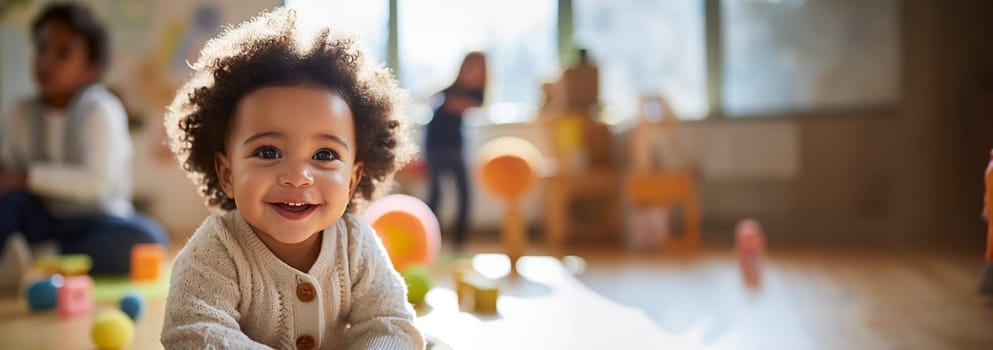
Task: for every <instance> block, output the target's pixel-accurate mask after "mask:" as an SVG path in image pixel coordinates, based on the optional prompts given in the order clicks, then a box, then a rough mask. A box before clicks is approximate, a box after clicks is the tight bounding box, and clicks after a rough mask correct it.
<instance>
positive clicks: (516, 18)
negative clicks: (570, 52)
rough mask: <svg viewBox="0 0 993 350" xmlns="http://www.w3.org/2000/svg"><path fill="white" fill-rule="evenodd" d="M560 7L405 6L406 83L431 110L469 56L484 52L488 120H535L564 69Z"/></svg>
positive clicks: (515, 3)
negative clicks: (547, 89)
mask: <svg viewBox="0 0 993 350" xmlns="http://www.w3.org/2000/svg"><path fill="white" fill-rule="evenodd" d="M556 5H557V1H555V0H538V1H532V0H504V1H496V0H494V1H479V0H477V1H462V0H439V1H417V0H407V1H399V3H398V4H397V6H398V9H397V14H398V22H399V23H398V31H399V38H398V40H399V51H398V52H399V61H400V63H399V64H400V67H399V70H400V83H401V84H402V85H403V86H404V87H405V88H407V89H408V90H409V91H410V93H411V96H412V98H413V100H414V101H415V104H416V103H417V102H420V103H421V105H422V106H423V104H424V103H427V99H428V97H430V96H431V95H432V94H434V93H436V92H438V91H440V90H441V89H443V88H445V87H447V86H448V85H449V84H451V82H452V81H453V80H454V79H455V75H456V73H457V72H458V69H459V65H460V64H461V63H462V58H463V57H465V54H466V53H468V52H469V51H474V50H475V51H483V52H485V53H486V55H487V57H486V59H487V62H486V63H487V70H488V80H487V84H488V86H487V92H486V94H487V96H486V105H487V110H488V112H487V113H485V116H486V119H487V120H488V121H489V122H491V123H505V122H516V121H527V120H531V118H533V117H534V113H535V111H536V110H537V107H538V105H539V104H540V103H541V101H542V96H541V84H542V83H543V82H544V81H546V80H550V79H552V78H554V77H555V76H556V74H557V73H558V70H559V66H558V53H557V50H558V49H557V48H558V46H557V41H556V19H557V15H556ZM421 112H422V113H423V112H424V110H423V108H422V110H421ZM415 114H417V113H416V112H415ZM421 120H422V121H423V118H422V119H421Z"/></svg>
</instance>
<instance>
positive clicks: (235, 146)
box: [216, 85, 362, 244]
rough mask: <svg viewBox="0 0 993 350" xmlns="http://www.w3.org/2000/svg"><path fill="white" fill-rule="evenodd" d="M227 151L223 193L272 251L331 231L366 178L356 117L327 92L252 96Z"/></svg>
mask: <svg viewBox="0 0 993 350" xmlns="http://www.w3.org/2000/svg"><path fill="white" fill-rule="evenodd" d="M225 145H226V150H227V152H226V154H223V155H218V156H217V160H216V166H217V174H218V178H219V179H220V180H221V181H220V182H221V186H222V188H223V189H224V192H225V193H226V194H227V195H228V196H229V197H231V198H234V201H235V204H236V205H237V207H238V211H239V212H241V215H242V217H244V218H245V221H247V222H248V223H249V224H250V225H251V226H252V227H253V228H254V229H255V230H256V231H257V232H258V233H259V234H260V235H262V239H263V241H266V242H267V243H269V242H271V240H275V241H278V242H280V243H283V244H296V243H300V242H303V241H304V240H306V239H307V238H309V237H311V236H312V235H314V234H315V233H318V232H320V231H322V230H324V229H325V228H327V227H329V226H331V225H332V224H333V223H334V222H336V221H337V220H338V219H339V218H340V217H341V215H342V213H344V211H345V208H346V207H347V206H348V202H349V199H350V198H351V194H352V192H353V191H354V190H355V187H356V185H358V182H359V179H360V178H361V174H362V165H361V163H360V164H356V163H355V153H356V147H357V145H356V144H355V127H354V121H353V120H352V110H351V108H349V107H348V104H347V103H346V102H345V100H344V99H342V97H341V96H340V95H339V94H338V93H336V92H331V91H329V90H327V89H324V88H319V87H314V86H309V85H301V86H288V87H266V88H262V89H259V90H256V91H254V92H252V93H249V94H248V95H245V96H244V97H243V98H242V99H241V101H239V103H238V106H237V108H236V109H235V115H234V117H233V118H232V120H231V125H230V127H229V132H228V136H227V141H226V143H225Z"/></svg>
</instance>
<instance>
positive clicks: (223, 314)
mask: <svg viewBox="0 0 993 350" xmlns="http://www.w3.org/2000/svg"><path fill="white" fill-rule="evenodd" d="M220 230H224V225H223V224H222V222H221V220H220V219H219V218H218V217H216V216H211V217H208V218H207V220H205V221H204V223H203V224H202V225H201V226H200V228H199V229H197V231H196V233H194V235H193V237H192V238H190V241H189V243H187V245H186V247H185V248H183V250H182V251H181V252H180V253H179V255H178V256H177V257H176V262H175V264H174V266H173V270H172V281H171V283H170V286H169V297H168V299H167V300H166V313H165V323H164V324H163V326H162V345H163V346H165V348H166V349H207V348H215V349H269V347H268V346H265V345H263V344H259V343H257V342H255V341H254V340H252V339H250V338H249V337H248V336H247V335H245V333H243V332H242V331H241V327H240V326H239V324H238V320H239V318H240V315H239V313H238V303H239V302H240V300H241V292H240V291H239V289H238V274H237V271H236V269H235V263H234V260H233V259H232V257H231V253H230V252H229V251H228V249H227V247H225V245H224V243H223V242H222V240H221V239H222V238H221V237H220V236H221V235H220V234H219V233H220V232H221V231H220Z"/></svg>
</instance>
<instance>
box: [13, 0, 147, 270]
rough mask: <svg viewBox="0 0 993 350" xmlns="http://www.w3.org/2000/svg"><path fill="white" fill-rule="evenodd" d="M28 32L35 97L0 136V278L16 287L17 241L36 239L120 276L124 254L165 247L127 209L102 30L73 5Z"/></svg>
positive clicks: (122, 130) (120, 125) (128, 154)
mask: <svg viewBox="0 0 993 350" xmlns="http://www.w3.org/2000/svg"><path fill="white" fill-rule="evenodd" d="M31 29H32V32H31V34H32V39H33V41H34V44H35V56H34V67H33V68H34V79H35V82H36V83H37V87H38V95H37V96H36V97H33V98H30V99H27V100H24V101H21V103H19V104H17V105H16V106H15V108H14V111H13V113H11V114H9V119H7V120H6V124H5V125H4V127H3V129H0V130H2V133H3V135H0V139H2V141H3V143H2V144H0V193H2V195H0V248H3V250H0V251H3V252H4V253H3V260H5V261H4V262H3V264H2V265H3V266H6V267H5V268H3V270H6V271H3V272H2V274H3V275H4V276H0V280H2V283H4V284H6V285H7V286H11V285H12V284H13V285H16V283H18V282H19V279H20V278H21V275H23V273H24V272H25V271H24V270H26V266H27V261H28V260H29V253H28V252H27V249H28V248H27V245H26V244H25V243H30V244H32V245H33V244H37V243H41V242H44V241H57V242H58V243H59V245H60V246H61V251H62V253H64V254H76V253H84V254H88V255H90V257H91V258H92V261H93V268H92V272H93V273H115V274H122V273H128V271H129V270H130V266H131V258H130V257H131V247H132V246H134V245H135V244H137V243H160V244H163V245H164V244H166V235H165V233H164V232H163V230H162V228H161V227H159V226H158V225H157V224H155V223H154V222H152V221H151V220H149V219H148V218H146V217H144V216H140V215H137V214H135V213H134V209H133V207H132V205H131V186H132V184H131V160H132V145H131V136H130V134H129V133H128V121H127V116H126V115H125V113H124V108H123V107H122V106H121V102H120V101H119V100H118V99H117V98H116V97H114V95H112V94H111V93H110V92H108V91H107V89H105V88H104V87H103V86H102V85H100V83H99V80H100V77H101V76H102V74H103V72H104V71H105V70H106V67H107V61H108V58H109V49H108V38H107V34H106V31H105V30H104V28H103V26H102V25H101V24H100V23H99V22H97V20H96V18H94V16H93V15H92V13H91V12H90V11H89V10H88V9H87V8H85V7H82V6H80V5H76V4H52V5H49V6H48V7H46V8H45V9H44V10H43V11H42V12H41V14H40V15H39V16H38V17H37V18H36V19H35V20H34V23H33V25H32V28H31ZM25 241H26V242H25ZM14 265H18V266H19V267H12V266H14Z"/></svg>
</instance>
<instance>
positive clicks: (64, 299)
mask: <svg viewBox="0 0 993 350" xmlns="http://www.w3.org/2000/svg"><path fill="white" fill-rule="evenodd" d="M56 298H57V304H56V309H58V311H59V315H60V316H62V317H63V318H68V317H73V316H76V315H80V314H86V313H89V312H90V311H91V310H93V279H92V278H90V276H87V275H81V276H73V277H66V278H65V281H64V282H63V283H62V286H61V287H59V289H58V291H57V292H56Z"/></svg>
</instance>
